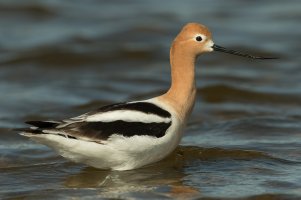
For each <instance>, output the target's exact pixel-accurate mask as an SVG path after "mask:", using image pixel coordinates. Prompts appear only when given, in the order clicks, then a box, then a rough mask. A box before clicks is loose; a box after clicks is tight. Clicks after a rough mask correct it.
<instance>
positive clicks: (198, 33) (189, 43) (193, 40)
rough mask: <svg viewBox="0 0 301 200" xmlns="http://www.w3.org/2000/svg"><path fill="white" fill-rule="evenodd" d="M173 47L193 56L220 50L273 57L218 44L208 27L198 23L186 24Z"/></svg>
mask: <svg viewBox="0 0 301 200" xmlns="http://www.w3.org/2000/svg"><path fill="white" fill-rule="evenodd" d="M173 47H175V48H181V49H182V50H184V51H185V52H186V53H188V54H190V55H194V56H198V55H199V54H201V53H204V52H212V51H220V52H224V53H229V54H233V55H237V56H243V57H247V58H253V59H273V58H267V57H261V56H253V55H250V54H247V53H242V52H239V51H235V50H230V49H226V48H225V47H221V46H218V45H216V44H214V42H213V41H212V36H211V33H210V31H209V29H208V28H207V27H206V26H204V25H202V24H198V23H188V24H186V25H185V26H184V27H183V28H182V30H181V32H180V33H179V34H178V36H177V37H176V39H175V40H174V43H173Z"/></svg>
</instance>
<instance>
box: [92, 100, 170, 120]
mask: <svg viewBox="0 0 301 200" xmlns="http://www.w3.org/2000/svg"><path fill="white" fill-rule="evenodd" d="M114 110H135V111H140V112H143V113H146V114H155V115H158V116H160V117H165V118H170V117H171V114H170V113H169V112H167V111H166V110H164V109H162V108H160V107H158V106H156V105H155V104H152V103H149V102H136V103H119V104H112V105H108V106H104V107H101V108H99V109H98V110H97V112H108V111H114ZM89 114H94V113H89Z"/></svg>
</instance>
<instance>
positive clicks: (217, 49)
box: [212, 44, 277, 59]
mask: <svg viewBox="0 0 301 200" xmlns="http://www.w3.org/2000/svg"><path fill="white" fill-rule="evenodd" d="M212 49H213V50H214V51H220V52H224V53H229V54H233V55H237V56H242V57H246V58H252V59H277V58H274V57H261V56H253V55H250V54H247V53H243V52H240V51H235V50H231V49H226V48H225V47H221V46H218V45H216V44H214V45H213V46H212Z"/></svg>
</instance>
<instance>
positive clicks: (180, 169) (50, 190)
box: [0, 0, 301, 199]
mask: <svg viewBox="0 0 301 200" xmlns="http://www.w3.org/2000/svg"><path fill="white" fill-rule="evenodd" d="M300 10H301V1H299V0H290V1H280V0H273V1H272V0H271V1H238V0H236V1H234V0H229V1H218V2H217V1H210V0H205V1H196V0H195V1H192V0H190V1H181V0H176V1H161V0H160V1H159V0H152V1H147V2H146V1H139V0H123V1H120V0H119V1H97V0H87V1H80V0H76V1H71V0H66V1H53V0H43V1H42V0H40V1H35V0H26V1H25V0H24V1H17V0H1V1H0V27H1V31H0V92H1V96H0V105H1V106H0V119H1V120H0V180H1V181H0V199H42V198H43V199H95V198H99V199H110V198H111V199H123V198H130V199H145V198H148V199H174V198H175V199H198V198H214V199H225V198H226V199H227V198H230V199H233V198H248V199H299V198H301V66H300V63H301V56H300V52H301V48H300V47H301V42H300V41H301V40H300V34H301V27H300V21H301V12H300ZM190 21H195V22H200V23H203V24H206V25H207V26H208V27H210V29H211V30H212V31H213V32H214V40H215V42H216V43H217V44H219V45H222V46H226V47H230V48H236V49H241V50H246V51H247V50H248V51H249V52H251V53H258V54H262V55H266V56H271V55H273V56H278V57H280V58H281V59H279V60H275V61H273V60H266V61H256V60H248V59H245V58H240V57H235V56H231V55H224V54H221V53H212V54H208V55H203V56H202V57H201V58H200V59H199V61H198V64H197V65H198V67H197V85H198V96H197V102H196V105H195V109H194V112H193V114H192V116H191V118H190V121H189V123H188V127H187V129H186V131H185V135H184V138H183V140H182V142H181V146H180V147H179V148H178V149H177V150H176V151H175V152H174V153H173V154H172V155H171V156H170V157H169V158H167V159H165V160H163V161H162V162H159V163H156V164H154V165H152V166H149V167H146V168H142V169H138V170H133V171H125V172H111V171H101V170H97V169H94V168H90V167H87V166H84V165H80V164H74V163H71V162H69V161H66V160H65V159H63V158H61V157H59V156H58V155H56V154H55V153H54V152H53V151H52V150H50V149H49V148H47V147H45V146H42V145H39V144H36V143H34V142H31V141H29V140H27V139H26V138H23V137H21V136H19V135H17V134H16V133H14V132H13V131H11V130H10V129H11V128H17V127H22V126H23V124H22V123H23V121H25V120H34V119H39V120H41V119H57V118H59V119H62V118H66V117H72V116H76V115H78V114H81V113H84V112H87V111H88V110H90V109H95V108H97V107H100V106H102V105H105V104H108V103H114V102H120V101H127V100H137V99H145V98H148V97H152V96H155V95H158V94H161V93H162V92H164V91H165V90H166V89H167V88H168V86H169V81H170V77H169V60H168V56H169V55H168V52H169V45H170V43H171V41H172V39H173V38H174V37H175V35H176V34H177V33H178V31H179V30H180V28H181V27H182V25H184V24H185V23H186V22H190Z"/></svg>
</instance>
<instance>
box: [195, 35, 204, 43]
mask: <svg viewBox="0 0 301 200" xmlns="http://www.w3.org/2000/svg"><path fill="white" fill-rule="evenodd" d="M195 39H196V41H198V42H200V41H202V40H203V38H202V37H201V36H197V37H196V38H195Z"/></svg>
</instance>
